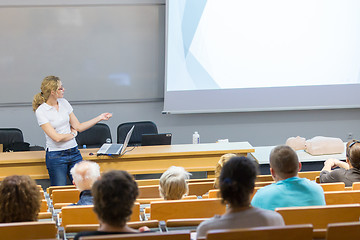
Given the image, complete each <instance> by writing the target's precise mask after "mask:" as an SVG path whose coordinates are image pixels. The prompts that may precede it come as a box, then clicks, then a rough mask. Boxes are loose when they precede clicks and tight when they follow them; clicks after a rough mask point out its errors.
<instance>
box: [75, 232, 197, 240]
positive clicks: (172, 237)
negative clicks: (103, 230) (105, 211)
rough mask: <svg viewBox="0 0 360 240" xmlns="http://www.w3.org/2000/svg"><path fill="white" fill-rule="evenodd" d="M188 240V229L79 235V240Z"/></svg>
mask: <svg viewBox="0 0 360 240" xmlns="http://www.w3.org/2000/svg"><path fill="white" fill-rule="evenodd" d="M91 239H93V240H95V239H104V240H105V239H106V240H121V239H124V240H125V239H131V240H190V231H174V232H167V233H142V234H114V235H101V236H88V237H81V238H80V240H91Z"/></svg>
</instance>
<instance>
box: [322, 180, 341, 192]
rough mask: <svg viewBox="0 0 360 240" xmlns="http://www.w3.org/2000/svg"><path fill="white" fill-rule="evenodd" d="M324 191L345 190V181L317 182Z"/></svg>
mask: <svg viewBox="0 0 360 240" xmlns="http://www.w3.org/2000/svg"><path fill="white" fill-rule="evenodd" d="M319 185H320V186H321V187H322V189H323V190H324V192H330V191H345V183H343V182H336V183H319Z"/></svg>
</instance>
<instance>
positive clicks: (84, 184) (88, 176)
mask: <svg viewBox="0 0 360 240" xmlns="http://www.w3.org/2000/svg"><path fill="white" fill-rule="evenodd" d="M70 173H71V175H72V178H73V183H74V185H76V187H77V189H79V190H80V191H84V190H91V187H92V185H93V184H94V182H95V181H96V180H97V179H98V178H99V177H100V166H99V165H98V164H97V163H96V162H91V161H81V162H78V163H77V164H75V166H74V167H73V168H72V169H71V170H70Z"/></svg>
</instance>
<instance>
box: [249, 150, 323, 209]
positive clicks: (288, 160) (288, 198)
mask: <svg viewBox="0 0 360 240" xmlns="http://www.w3.org/2000/svg"><path fill="white" fill-rule="evenodd" d="M300 169H301V163H300V162H299V159H298V156H297V154H296V152H295V151H294V150H293V149H292V148H291V147H289V146H286V145H281V146H277V147H275V148H274V149H273V150H272V151H271V153H270V172H271V175H272V177H273V179H274V181H275V183H273V184H271V185H268V186H265V187H263V188H260V189H259V190H258V191H257V192H256V193H255V196H254V197H253V199H252V202H251V205H253V206H254V207H259V208H263V209H268V210H275V208H277V207H296V206H313V205H325V197H324V191H323V189H322V188H321V186H319V185H318V184H317V183H315V182H312V181H310V180H308V179H306V178H299V177H298V172H299V171H300Z"/></svg>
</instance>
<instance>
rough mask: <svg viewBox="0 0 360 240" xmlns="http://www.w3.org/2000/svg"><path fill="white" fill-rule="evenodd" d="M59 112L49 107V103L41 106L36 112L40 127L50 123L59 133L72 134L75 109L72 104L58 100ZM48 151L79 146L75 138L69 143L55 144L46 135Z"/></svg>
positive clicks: (61, 99)
mask: <svg viewBox="0 0 360 240" xmlns="http://www.w3.org/2000/svg"><path fill="white" fill-rule="evenodd" d="M58 104H59V111H57V110H56V108H54V107H52V106H50V105H48V104H47V103H43V104H41V105H40V106H39V107H38V109H37V110H36V111H35V114H36V118H37V121H38V124H39V126H41V125H43V124H45V123H50V125H51V126H52V127H53V128H54V129H55V131H56V132H57V133H60V134H67V133H70V132H71V130H70V116H69V115H70V113H72V112H73V108H72V107H71V105H70V103H69V102H68V101H67V100H66V99H64V98H58ZM45 138H46V149H47V150H48V151H50V152H51V151H61V150H66V149H70V148H73V147H76V146H77V143H76V140H75V138H73V139H71V140H69V141H67V142H58V143H57V142H55V141H53V140H52V139H51V138H50V137H49V136H48V135H47V134H46V133H45Z"/></svg>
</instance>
